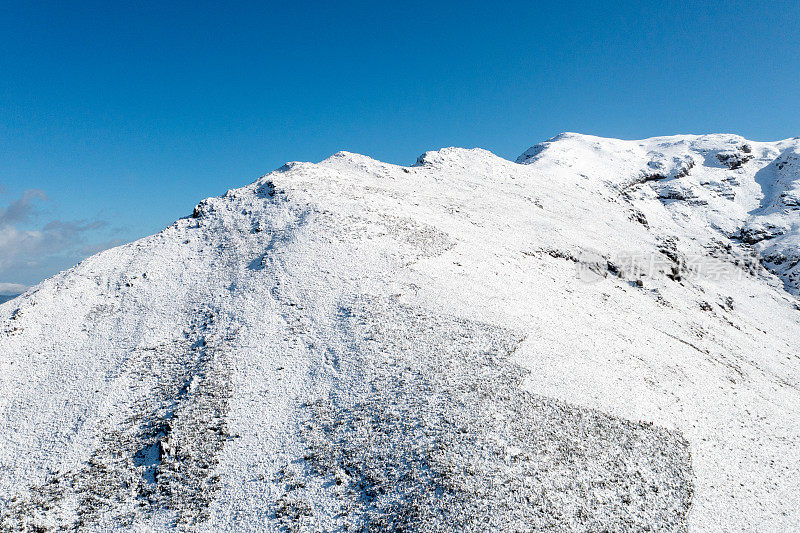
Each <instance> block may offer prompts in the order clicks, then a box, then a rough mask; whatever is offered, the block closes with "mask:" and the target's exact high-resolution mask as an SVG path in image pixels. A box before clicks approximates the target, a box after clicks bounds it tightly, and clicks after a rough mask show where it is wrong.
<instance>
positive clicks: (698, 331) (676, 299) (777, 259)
mask: <svg viewBox="0 0 800 533" xmlns="http://www.w3.org/2000/svg"><path fill="white" fill-rule="evenodd" d="M799 149H800V141H798V140H786V141H781V142H775V143H758V142H751V141H746V140H745V139H742V138H741V137H737V136H733V135H710V136H675V137H663V138H654V139H647V140H643V141H619V140H613V139H602V138H598V137H589V136H583V135H577V134H562V135H560V136H558V137H556V138H554V139H552V140H550V141H548V142H546V143H543V144H540V145H537V146H535V147H533V148H531V149H530V150H528V151H527V152H526V153H525V154H523V155H522V156H521V157H520V158H519V160H518V162H517V163H512V162H510V161H506V160H504V159H501V158H498V157H496V156H494V155H493V154H491V153H489V152H487V151H484V150H478V149H475V150H464V149H455V148H448V149H443V150H439V151H437V152H428V153H426V154H425V155H423V156H421V157H420V158H419V159H418V161H417V163H416V164H415V165H414V166H412V167H401V166H395V165H388V164H384V163H380V162H378V161H375V160H372V159H370V158H367V157H364V156H360V155H356V154H350V153H344V152H342V153H339V154H336V155H334V156H332V157H331V158H329V159H327V160H325V161H323V162H321V163H319V164H309V163H290V164H287V165H286V166H284V167H282V168H281V169H279V170H277V171H275V172H273V173H271V174H268V175H266V176H264V177H262V178H261V179H259V180H257V181H256V182H255V183H253V184H251V185H249V186H246V187H243V188H241V189H235V190H232V191H229V192H228V193H227V194H226V195H225V196H223V197H221V198H212V199H208V200H205V201H203V202H201V203H200V204H199V205H198V206H197V208H196V209H195V212H194V213H193V216H192V217H188V218H185V219H181V220H179V221H177V222H176V223H175V224H174V225H172V226H170V227H169V228H167V229H166V230H164V231H163V232H161V233H159V234H158V235H154V236H152V237H148V238H145V239H142V240H140V241H137V242H135V243H131V244H129V245H126V246H123V247H120V248H115V249H112V250H108V251H106V252H103V253H101V254H98V255H96V256H94V257H92V258H90V259H87V260H86V261H84V262H83V263H81V264H80V265H78V266H77V267H75V268H74V269H72V270H70V271H67V272H64V273H62V274H60V275H58V276H56V277H54V278H52V279H50V280H47V281H45V282H43V283H41V284H40V285H38V286H37V287H35V288H33V289H31V290H29V291H28V292H27V293H26V294H24V295H23V296H21V297H19V298H17V299H15V300H12V301H10V302H7V303H6V304H3V305H0V509H2V511H1V512H0V516H2V518H0V529H2V530H11V531H13V530H16V529H25V528H28V529H33V528H34V527H40V528H45V529H47V528H54V529H57V528H58V527H67V528H70V527H78V528H81V529H82V530H97V531H100V530H103V531H105V530H108V529H114V528H116V529H128V528H136V529H139V530H150V529H155V530H164V529H170V528H179V529H180V528H189V529H192V528H194V529H198V530H208V529H212V530H237V531H238V530H253V531H262V530H275V529H278V528H280V527H285V528H286V529H289V530H303V528H307V529H308V530H310V531H316V530H327V531H344V530H347V529H349V530H383V529H387V528H395V529H403V528H404V529H411V530H415V529H421V530H437V528H438V530H458V531H461V530H476V531H480V530H511V531H517V530H531V529H551V530H578V531H581V530H601V529H608V530H625V529H628V530H642V529H646V528H648V527H649V528H652V529H657V530H662V529H663V530H682V529H685V528H689V529H691V530H694V531H722V530H730V531H739V530H753V531H786V530H790V529H792V528H796V527H797V525H798V524H800V506H798V497H797V494H800V461H798V460H799V459H800V444H798V443H800V389H798V386H799V385H800V349H798V348H800V338H799V337H798V335H797V333H798V325H800V303H798V300H797V298H796V296H797V294H798V287H799V285H798V268H800V267H798V266H797V263H798V257H799V255H798V254H799V253H800V252H798V250H800V248H799V247H798V213H800V211H798V201H797V200H798V199H800V169H798V159H797V157H798V150H799ZM765 267H766V268H765Z"/></svg>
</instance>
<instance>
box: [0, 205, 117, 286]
mask: <svg viewBox="0 0 800 533" xmlns="http://www.w3.org/2000/svg"><path fill="white" fill-rule="evenodd" d="M46 198H47V196H46V195H45V193H44V192H42V191H40V190H38V189H29V190H27V191H25V192H24V193H22V195H21V196H20V197H19V198H18V199H16V200H14V201H13V202H11V203H10V204H8V206H7V207H5V208H3V209H0V287H3V286H11V285H16V286H18V287H19V286H21V287H23V288H24V285H22V284H24V283H35V282H38V281H40V280H41V279H43V278H45V277H48V276H51V275H53V274H55V273H56V272H58V271H59V270H62V269H64V268H68V267H70V266H72V265H74V264H75V263H77V262H78V261H80V260H81V259H83V258H85V257H86V255H87V254H86V250H88V249H91V250H93V251H95V250H96V251H99V250H101V249H104V248H108V247H110V246H114V245H116V244H119V242H117V241H108V240H107V241H105V242H102V243H98V242H96V241H97V237H98V230H102V229H104V228H106V227H107V225H108V224H107V223H106V222H104V221H83V220H51V221H49V222H47V223H46V224H44V225H41V224H36V225H34V222H35V221H38V219H39V218H40V216H39V215H40V212H39V210H38V209H37V205H36V202H37V201H40V200H45V199H46ZM31 226H34V227H36V228H37V229H30V228H31ZM0 294H2V293H0Z"/></svg>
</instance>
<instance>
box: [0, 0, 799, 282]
mask: <svg viewBox="0 0 800 533" xmlns="http://www.w3.org/2000/svg"><path fill="white" fill-rule="evenodd" d="M124 4H125V3H122V2H74V3H66V2H48V1H41V2H13V3H12V2H5V3H3V5H2V7H0V44H1V45H2V46H0V73H2V75H0V293H2V292H3V290H4V287H5V289H6V292H8V291H10V289H11V286H10V285H9V284H22V285H30V284H33V283H35V282H37V281H39V280H41V279H43V278H44V277H47V276H49V275H52V274H53V273H55V272H57V271H58V270H59V269H62V268H65V267H68V266H71V265H72V264H73V263H75V262H77V261H78V260H80V259H81V258H83V257H85V256H86V255H87V254H90V253H93V252H94V251H96V250H99V249H102V248H103V247H107V246H110V245H113V244H116V243H120V242H125V241H129V240H132V239H135V238H138V237H141V236H144V235H147V234H150V233H153V232H156V231H158V230H160V229H161V228H163V227H164V226H166V225H168V224H169V223H171V222H172V221H173V220H174V219H176V218H178V217H181V216H184V215H186V214H188V213H190V212H191V210H192V207H193V206H194V205H195V204H196V203H197V202H198V201H199V200H201V199H202V198H204V197H207V196H212V195H219V194H222V193H224V192H225V190H227V189H229V188H233V187H236V186H241V185H244V184H246V183H248V182H250V181H252V180H253V179H254V178H256V177H257V176H259V175H261V174H264V173H266V172H268V171H270V170H272V169H274V168H276V167H278V166H280V165H281V164H283V163H284V162H285V161H289V160H310V161H318V160H321V159H324V158H325V157H327V156H328V155H330V154H332V153H334V152H336V151H338V150H350V151H354V152H359V153H364V154H367V155H370V156H372V157H375V158H378V159H381V160H384V161H390V162H394V163H411V162H413V161H414V160H415V158H416V156H417V155H419V154H420V153H422V152H424V151H426V150H431V149H437V148H441V147H443V146H464V147H474V146H480V147H483V148H487V149H489V150H492V151H493V152H495V153H496V154H498V155H500V156H503V157H507V158H514V157H516V156H517V155H518V154H520V153H521V152H523V151H524V150H525V149H526V148H527V147H528V146H530V145H532V144H535V143H536V142H539V141H541V140H544V139H547V138H549V137H552V136H554V135H555V134H557V133H559V132H562V131H578V132H582V133H591V134H595V135H603V136H611V137H621V138H642V137H648V136H654V135H665V134H673V133H706V132H734V133H740V134H742V135H744V136H745V137H749V138H751V139H755V140H773V139H779V138H786V137H792V136H796V135H800V127H798V126H799V122H798V121H799V120H800V31H798V28H799V27H800V4H798V3H797V2H759V3H756V2H724V3H723V2H720V3H706V2H702V3H701V2H698V3H693V2H685V1H684V2H670V1H663V0H662V1H658V2H648V1H639V2H573V3H561V2H546V3H545V2H542V3H539V2H530V1H526V2H506V3H504V4H503V5H496V4H497V3H495V2H470V1H460V2H393V3H388V2H374V1H373V2H252V3H248V2H232V3H230V4H229V5H223V3H220V2H191V3H190V2H185V3H183V2H171V3H168V4H169V5H165V4H167V3H165V2H136V3H131V4H132V5H124ZM562 4H563V5H562ZM707 4H709V5H707ZM710 4H716V5H710Z"/></svg>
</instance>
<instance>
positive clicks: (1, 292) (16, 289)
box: [0, 283, 28, 296]
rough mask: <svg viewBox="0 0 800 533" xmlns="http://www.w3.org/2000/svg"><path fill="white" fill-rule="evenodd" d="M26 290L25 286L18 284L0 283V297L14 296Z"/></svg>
mask: <svg viewBox="0 0 800 533" xmlns="http://www.w3.org/2000/svg"><path fill="white" fill-rule="evenodd" d="M27 289H28V287H26V286H25V285H20V284H19V283H0V296H14V295H17V294H22V293H23V292H25V291H26V290H27Z"/></svg>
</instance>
